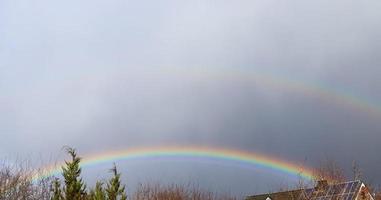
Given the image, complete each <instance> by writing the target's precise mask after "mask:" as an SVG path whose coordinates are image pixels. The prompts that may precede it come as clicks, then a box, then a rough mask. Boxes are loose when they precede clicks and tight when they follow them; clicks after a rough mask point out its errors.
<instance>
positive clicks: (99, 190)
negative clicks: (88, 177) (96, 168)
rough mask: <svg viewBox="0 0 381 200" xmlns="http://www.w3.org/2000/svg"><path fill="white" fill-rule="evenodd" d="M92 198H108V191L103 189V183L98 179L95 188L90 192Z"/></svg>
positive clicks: (94, 199) (98, 199)
mask: <svg viewBox="0 0 381 200" xmlns="http://www.w3.org/2000/svg"><path fill="white" fill-rule="evenodd" d="M90 199H91V200H106V193H105V191H104V189H103V183H102V182H100V181H97V183H96V184H95V189H93V190H91V192H90Z"/></svg>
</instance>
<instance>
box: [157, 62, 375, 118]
mask: <svg viewBox="0 0 381 200" xmlns="http://www.w3.org/2000/svg"><path fill="white" fill-rule="evenodd" d="M163 71H164V72H166V73H173V74H176V75H184V74H186V75H187V76H192V77H199V78H201V79H204V80H222V81H241V82H245V81H246V82H247V81H249V82H250V83H252V84H253V85H256V86H261V87H262V88H265V89H270V88H271V89H278V90H281V91H292V92H296V93H300V94H302V95H304V96H310V97H313V98H317V99H319V100H323V101H327V102H329V103H334V104H336V105H339V106H341V107H343V106H346V107H348V108H351V109H352V110H353V111H360V112H363V113H367V114H368V115H369V116H370V117H377V118H381V105H380V104H379V103H376V102H375V101H371V100H370V99H367V98H365V97H361V96H358V95H355V94H354V93H351V92H349V91H348V90H345V89H338V88H334V87H330V86H329V85H326V84H323V83H319V82H309V81H306V80H302V79H295V78H291V77H290V76H281V75H275V73H266V72H260V71H252V70H242V69H239V68H236V69H233V68H218V69H217V68H215V69H214V70H213V69H212V68H204V69H201V68H188V69H179V68H163Z"/></svg>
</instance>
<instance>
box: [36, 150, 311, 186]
mask: <svg viewBox="0 0 381 200" xmlns="http://www.w3.org/2000/svg"><path fill="white" fill-rule="evenodd" d="M146 158H147V159H155V158H159V159H160V158H170V159H171V158H173V159H175V158H192V159H206V160H209V159H210V160H219V161H224V162H233V163H237V164H242V165H252V166H257V167H264V168H267V169H270V170H276V171H279V172H283V173H286V174H289V175H292V176H295V177H296V176H299V177H302V178H305V179H313V178H314V175H313V170H312V169H310V168H308V167H304V166H301V165H297V164H294V163H292V162H287V161H284V160H281V159H278V158H274V157H271V156H268V155H264V154H258V153H253V152H247V151H241V150H234V149H227V148H211V147H198V146H182V147H180V146H159V147H144V148H143V147H142V148H131V149H125V150H118V151H109V152H104V153H99V154H94V155H90V156H85V157H84V158H83V160H82V162H81V166H82V167H90V166H95V165H99V164H102V163H109V162H116V161H131V160H136V159H146ZM61 166H62V164H57V165H51V166H47V167H45V168H43V170H41V171H42V173H39V174H36V175H35V176H34V177H33V180H34V181H38V180H41V179H43V178H45V177H49V176H54V175H59V174H60V173H61Z"/></svg>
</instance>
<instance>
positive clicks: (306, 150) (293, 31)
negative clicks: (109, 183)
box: [0, 0, 381, 195]
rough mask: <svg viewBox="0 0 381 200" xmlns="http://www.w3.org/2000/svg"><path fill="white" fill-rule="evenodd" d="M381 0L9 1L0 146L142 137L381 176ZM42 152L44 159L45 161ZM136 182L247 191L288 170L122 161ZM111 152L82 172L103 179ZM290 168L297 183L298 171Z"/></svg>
mask: <svg viewBox="0 0 381 200" xmlns="http://www.w3.org/2000/svg"><path fill="white" fill-rule="evenodd" d="M380 9H381V2H380V1H378V0H366V1H355V0H346V1H344V0H338V1H329V0H321V1H304V0H293V1H279V0H278V1H276V0H267V1H258V0H251V1H240V0H239V1H227V0H220V1H211V0H210V1H209V0H207V1H205V0H203V1H201V0H195V1H170V0H160V1H145V0H143V1H133V0H124V1H122V0H108V1H101V0H91V1H90V0H83V1H74V0H67V1H48V0H36V1H26V0H19V1H11V0H1V1H0V91H1V93H0V136H1V138H2V139H1V140H0V146H1V148H0V158H2V159H10V160H12V158H15V157H17V158H29V159H32V160H41V159H42V158H43V160H44V162H47V161H46V160H49V159H50V160H57V159H58V160H59V159H62V158H65V156H64V152H63V150H62V147H63V146H65V145H68V146H72V147H75V148H76V149H77V150H78V151H79V153H80V154H91V153H97V152H107V151H110V150H115V149H127V148H133V147H140V146H157V145H159V146H165V145H184V146H185V145H203V146H216V147H223V148H233V149H240V150H245V151H251V152H257V153H261V154H265V155H271V156H273V157H278V158H282V159H284V160H288V161H290V162H293V163H303V164H305V165H308V166H316V165H318V163H319V161H320V160H323V159H325V158H327V157H329V158H330V159H334V160H336V161H337V162H338V163H339V164H340V165H341V166H343V168H345V169H346V170H347V171H349V170H350V168H351V163H352V162H353V160H356V161H357V162H358V163H359V165H360V167H361V168H362V171H363V174H364V179H366V180H367V181H368V182H372V183H376V184H381V182H380V181H379V180H381V172H380V171H379V166H380V165H381V157H380V156H379V152H380V150H381V147H380V144H379V143H380V141H381V135H380V131H381V123H380V122H381V103H380V102H381V79H380V76H381V68H380V66H381V38H380V35H381V26H379V22H380V20H381V13H380V12H379V10H380ZM46 158H49V159H46ZM117 164H118V165H119V166H120V167H121V169H122V172H123V173H124V174H125V179H126V180H127V183H128V186H131V187H132V188H133V187H134V184H135V183H137V182H147V181H151V182H164V183H172V182H176V183H178V182H180V183H181V182H187V181H189V182H193V183H197V184H199V185H200V186H202V187H206V188H211V189H212V190H216V191H226V192H230V193H232V194H237V195H245V194H252V193H257V192H267V191H270V190H274V188H276V187H279V186H280V185H281V184H290V182H292V181H294V179H295V178H292V177H289V175H285V174H282V173H280V172H274V171H273V170H269V169H262V168H258V167H255V166H252V167H242V166H239V164H232V163H213V162H210V163H208V162H206V163H204V162H194V161H178V160H162V161H157V160H144V161H142V160H139V161H135V162H118V163H117ZM109 166H111V163H104V164H102V165H99V166H92V167H89V168H88V169H86V170H85V171H86V172H85V174H84V175H85V177H86V178H87V179H89V180H93V179H96V178H104V177H105V175H104V174H107V169H108V168H109ZM290 180H292V181H290Z"/></svg>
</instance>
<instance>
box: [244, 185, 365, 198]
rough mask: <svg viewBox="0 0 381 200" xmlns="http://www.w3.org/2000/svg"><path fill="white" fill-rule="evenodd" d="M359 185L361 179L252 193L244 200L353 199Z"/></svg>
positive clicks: (358, 189)
mask: <svg viewBox="0 0 381 200" xmlns="http://www.w3.org/2000/svg"><path fill="white" fill-rule="evenodd" d="M361 185H362V182H361V181H350V182H343V183H338V184H332V185H328V184H327V185H323V186H317V187H314V188H307V189H299V190H291V191H285V192H277V193H270V194H261V195H254V196H249V197H247V198H246V200H266V199H267V198H270V199H271V200H306V199H308V200H336V199H344V200H354V199H356V197H357V194H358V192H359V191H360V187H361Z"/></svg>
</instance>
